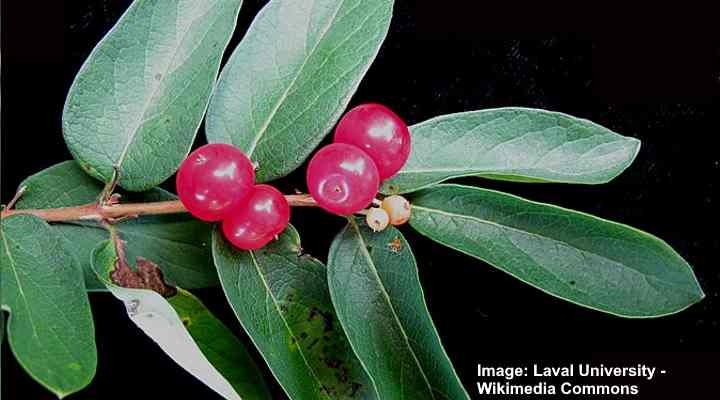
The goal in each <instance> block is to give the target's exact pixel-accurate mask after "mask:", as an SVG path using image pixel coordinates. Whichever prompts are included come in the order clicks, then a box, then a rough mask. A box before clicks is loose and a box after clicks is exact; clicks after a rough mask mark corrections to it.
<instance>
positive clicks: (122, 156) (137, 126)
mask: <svg viewBox="0 0 720 400" xmlns="http://www.w3.org/2000/svg"><path fill="white" fill-rule="evenodd" d="M214 8H215V7H209V8H208V9H207V11H205V13H203V14H202V15H200V16H197V17H195V18H193V20H192V21H190V22H189V23H188V25H187V29H186V30H185V31H184V32H183V33H182V34H181V35H180V37H179V38H177V41H176V43H177V46H176V47H175V49H174V50H173V55H172V58H170V61H169V62H168V64H167V66H166V67H165V69H164V70H163V73H162V75H161V79H160V80H159V81H158V82H157V85H155V87H154V88H153V89H152V93H151V94H150V95H149V96H148V97H147V98H146V100H145V102H144V103H143V106H142V108H141V111H142V112H140V113H138V118H137V121H136V122H135V123H134V124H133V125H134V127H133V129H131V130H130V131H129V132H130V134H129V135H128V137H127V140H126V142H125V145H124V146H123V149H122V151H121V152H120V155H119V156H118V159H117V161H115V167H117V168H120V167H121V166H122V163H123V162H124V161H125V157H127V153H128V150H129V149H130V145H131V144H132V143H133V141H134V140H135V136H137V134H138V132H139V131H140V127H141V126H142V125H143V123H145V122H146V121H147V119H146V114H147V111H148V110H149V109H150V104H151V103H152V102H153V100H155V96H157V94H158V92H159V91H160V88H161V87H163V86H164V85H163V84H164V82H165V81H166V80H167V74H168V73H169V71H170V70H171V69H172V67H173V63H174V62H175V59H176V58H177V56H178V54H179V52H180V48H181V47H182V43H183V41H184V40H185V37H186V36H187V35H188V33H190V31H191V30H192V27H193V24H195V22H197V21H198V20H200V19H201V18H204V17H205V16H206V15H208V14H210V12H211V11H212V10H213V9H214ZM156 11H157V10H156V8H153V11H152V13H153V15H154V14H155V12H156ZM175 22H176V23H177V20H176V21H175ZM209 32H210V29H208V31H207V32H206V33H205V35H204V36H203V38H202V40H200V42H202V41H203V40H205V38H206V37H207V35H208V33H209Z"/></svg>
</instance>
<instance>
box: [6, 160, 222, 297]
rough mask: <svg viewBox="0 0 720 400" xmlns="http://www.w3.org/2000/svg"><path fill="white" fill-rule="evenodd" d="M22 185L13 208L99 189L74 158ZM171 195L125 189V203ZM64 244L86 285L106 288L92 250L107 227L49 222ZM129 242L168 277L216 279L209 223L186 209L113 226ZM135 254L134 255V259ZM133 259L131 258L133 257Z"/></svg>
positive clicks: (57, 203) (187, 282)
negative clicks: (93, 265) (94, 266)
mask: <svg viewBox="0 0 720 400" xmlns="http://www.w3.org/2000/svg"><path fill="white" fill-rule="evenodd" d="M23 186H25V187H26V191H25V193H24V194H23V196H22V197H21V198H20V200H18V202H17V204H16V205H15V208H17V209H27V208H56V207H71V206H77V205H83V204H90V203H93V202H96V201H97V197H98V195H99V194H100V192H101V191H102V189H103V186H102V184H101V183H99V182H98V181H96V180H94V179H92V178H90V177H89V176H87V174H85V173H84V172H83V171H82V170H81V169H80V167H79V166H78V165H77V163H75V162H74V161H65V162H62V163H59V164H56V165H54V166H52V167H50V168H47V169H45V170H43V171H40V172H38V173H37V174H35V175H32V176H30V177H29V178H27V179H25V180H24V181H23V182H22V183H21V184H20V187H23ZM171 199H175V196H173V195H172V194H170V193H168V192H165V191H164V190H161V189H153V190H151V191H148V192H144V193H138V194H134V193H131V194H123V196H122V197H121V201H123V202H134V201H138V202H145V201H161V200H171ZM51 226H52V228H53V230H54V231H55V232H56V233H57V234H58V236H59V237H60V238H61V240H62V241H63V242H64V243H65V248H66V249H67V250H68V251H69V252H70V253H72V254H73V255H74V256H75V258H76V259H77V261H78V262H79V263H80V265H81V267H82V269H83V271H84V273H85V284H86V286H87V289H88V290H93V291H94V290H106V289H105V285H104V284H103V283H102V282H100V281H99V280H98V279H97V276H96V274H95V272H93V270H92V268H91V266H90V253H92V251H93V249H94V248H95V247H96V246H97V245H98V243H100V242H102V241H104V240H107V239H108V233H107V231H106V230H105V229H104V228H103V227H101V226H100V225H98V224H96V223H93V222H91V221H84V222H82V223H80V222H74V223H54V224H52V225H51ZM115 227H116V229H117V230H118V231H119V232H120V234H121V236H122V237H123V239H125V240H126V241H127V244H126V251H127V252H128V253H129V254H130V255H131V256H133V255H141V256H143V257H145V258H147V259H150V260H157V261H158V262H161V263H162V270H163V273H164V274H165V276H166V277H167V279H168V281H169V282H170V283H171V284H173V285H177V286H181V287H184V288H191V289H192V288H198V287H207V286H214V285H217V284H218V281H217V274H216V273H215V271H214V270H213V269H212V259H211V255H210V243H209V242H210V225H209V224H206V223H203V222H201V221H199V220H197V219H195V218H192V217H191V216H189V215H186V214H175V215H163V216H143V217H142V218H139V219H135V220H130V221H125V222H123V223H121V224H117V225H115ZM134 259H135V258H134V257H132V260H134ZM132 260H131V263H132V262H134V261H132Z"/></svg>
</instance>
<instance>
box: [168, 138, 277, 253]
mask: <svg viewBox="0 0 720 400" xmlns="http://www.w3.org/2000/svg"><path fill="white" fill-rule="evenodd" d="M176 185H177V193H178V197H180V201H182V203H183V205H184V206H185V208H187V210H188V211H189V212H190V213H191V214H192V215H193V216H195V217H196V218H199V219H201V220H203V221H222V231H223V233H224V235H225V237H226V238H227V239H228V240H229V241H230V242H231V243H232V244H233V245H235V246H237V247H239V248H241V249H244V250H255V249H259V248H261V247H263V246H265V245H266V244H267V243H268V242H270V241H271V240H272V239H273V238H274V237H276V236H277V235H278V234H280V233H281V232H282V231H283V230H284V229H285V227H287V225H288V223H289V222H290V206H289V205H288V202H287V200H286V199H285V196H283V194H282V193H280V191H278V190H277V189H275V188H274V187H272V186H268V185H255V168H254V167H253V164H252V162H250V159H248V158H247V156H246V155H245V154H244V153H243V152H242V151H240V150H239V149H238V148H236V147H234V146H231V145H228V144H208V145H205V146H202V147H200V148H199V149H197V150H195V151H194V152H192V153H191V154H190V155H189V156H188V157H187V158H186V159H185V160H184V161H183V163H182V164H181V165H180V169H178V173H177V180H176Z"/></svg>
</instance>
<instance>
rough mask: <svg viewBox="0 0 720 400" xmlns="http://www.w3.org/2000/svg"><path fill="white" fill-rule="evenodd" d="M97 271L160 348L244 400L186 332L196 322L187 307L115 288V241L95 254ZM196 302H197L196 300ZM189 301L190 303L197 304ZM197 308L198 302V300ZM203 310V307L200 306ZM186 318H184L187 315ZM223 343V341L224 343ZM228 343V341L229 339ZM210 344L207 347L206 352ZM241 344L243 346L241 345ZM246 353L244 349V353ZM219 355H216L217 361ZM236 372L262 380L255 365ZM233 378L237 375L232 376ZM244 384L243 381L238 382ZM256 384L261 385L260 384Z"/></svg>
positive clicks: (195, 373) (206, 380)
mask: <svg viewBox="0 0 720 400" xmlns="http://www.w3.org/2000/svg"><path fill="white" fill-rule="evenodd" d="M92 262H93V268H94V270H95V272H96V273H97V275H98V279H99V280H100V281H101V282H103V283H104V284H105V285H106V286H107V288H108V290H109V291H110V292H111V293H112V294H113V295H114V296H115V297H116V298H118V299H119V300H121V301H122V302H123V303H125V308H126V309H127V313H128V316H129V317H130V319H131V320H132V321H133V322H134V323H135V325H137V326H138V328H140V329H141V330H142V331H143V332H144V333H145V334H146V335H148V337H150V338H151V339H152V340H154V341H155V342H156V343H157V344H158V346H160V348H161V349H162V350H163V351H164V352H165V353H166V354H167V355H168V356H170V358H172V359H173V361H175V362H176V363H177V364H178V365H179V366H181V367H182V368H183V369H185V370H186V371H187V372H189V373H190V374H192V375H193V376H194V377H196V378H197V379H198V380H200V381H201V382H202V383H204V384H205V385H207V386H208V387H209V388H211V389H212V390H214V391H215V392H217V393H218V394H220V395H221V396H223V397H224V398H226V399H240V396H239V395H238V393H237V392H235V390H234V388H233V386H232V385H231V384H230V382H228V380H227V379H226V378H225V377H224V376H223V375H221V373H220V372H219V371H218V370H217V369H215V367H214V366H213V364H211V363H210V361H209V360H208V357H206V355H205V354H204V352H203V351H202V350H201V348H200V347H199V346H198V344H197V343H196V342H195V339H194V338H193V336H191V334H190V332H188V330H187V329H186V327H185V325H184V323H183V316H184V317H185V320H184V321H185V322H192V320H191V319H189V318H191V316H190V314H189V311H190V310H188V309H186V308H185V306H186V305H187V304H185V302H184V301H182V300H180V301H177V303H178V304H179V305H180V306H181V307H180V312H178V311H177V310H176V309H175V308H173V306H171V304H170V303H169V302H168V301H167V300H166V299H165V298H164V297H163V296H161V295H160V294H158V293H157V292H155V291H152V290H147V289H130V288H125V287H121V286H117V285H115V284H114V283H113V282H112V280H111V278H110V274H111V272H112V271H113V270H114V269H115V268H116V262H118V254H117V252H116V250H115V246H114V244H113V243H112V242H111V241H109V240H108V241H105V242H103V243H101V244H100V245H99V246H98V247H97V248H96V249H95V251H93V254H92ZM185 293H187V292H184V291H178V293H177V294H175V296H186V294H185ZM193 299H194V298H193ZM193 299H189V301H193ZM195 302H196V304H195V306H197V305H198V304H197V301H196V300H195ZM200 306H202V304H201V303H200ZM183 314H184V315H183ZM210 333H211V332H204V334H203V335H202V336H201V337H200V339H201V340H207V339H209V337H208V336H206V335H208V334H210ZM214 333H215V334H229V332H227V331H226V330H225V331H216V332H214ZM221 340H222V339H221ZM225 340H227V339H225ZM208 344H209V343H207V342H206V343H205V345H206V348H207V345H208ZM238 344H239V343H238ZM239 349H241V348H236V349H228V348H226V349H225V351H238V350H239ZM240 351H241V352H243V353H244V349H243V350H240ZM217 356H218V354H216V353H213V357H214V358H216V357H217ZM245 356H246V355H244V356H240V357H239V358H238V357H233V359H235V360H243V361H250V360H249V358H248V357H245ZM228 362H229V360H226V361H225V362H223V363H222V365H223V366H224V367H227V366H228ZM236 368H238V370H241V371H251V374H253V376H252V378H256V377H257V376H258V374H259V373H258V371H256V370H254V368H255V367H254V366H253V364H249V365H237V366H236ZM232 375H233V376H234V375H235V373H233V374H232ZM235 383H236V384H240V383H241V382H240V381H236V382H235ZM256 384H261V381H260V382H256ZM250 391H251V392H256V391H259V392H260V393H263V391H264V388H262V387H260V388H252V387H251V388H250Z"/></svg>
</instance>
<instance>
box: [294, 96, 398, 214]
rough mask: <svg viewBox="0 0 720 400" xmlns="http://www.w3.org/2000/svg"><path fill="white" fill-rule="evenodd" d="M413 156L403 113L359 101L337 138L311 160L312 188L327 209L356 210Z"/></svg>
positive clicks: (309, 179) (340, 126)
mask: <svg viewBox="0 0 720 400" xmlns="http://www.w3.org/2000/svg"><path fill="white" fill-rule="evenodd" d="M409 156H410V132H409V130H408V127H407V125H406V124H405V122H404V121H403V120H402V119H401V118H400V117H398V116H397V115H396V114H395V113H394V112H392V111H391V110H390V109H389V108H387V107H385V106H383V105H380V104H363V105H360V106H357V107H355V108H353V109H352V110H350V111H348V112H347V114H345V116H344V117H343V118H342V119H341V120H340V122H339V123H338V125H337V128H336V129H335V136H334V140H333V143H332V144H330V145H327V146H325V147H323V148H322V149H320V151H318V152H317V153H316V154H315V156H314V157H313V158H312V160H311V161H310V164H309V165H308V169H307V185H308V190H309V191H310V195H311V196H312V197H313V198H314V199H315V201H317V203H318V205H319V206H320V207H322V208H323V209H325V210H327V211H328V212H331V213H333V214H337V215H351V214H354V213H356V212H358V211H360V210H363V209H365V208H366V207H368V206H369V205H370V203H372V201H373V200H374V199H375V196H376V195H377V192H378V190H379V189H380V183H381V182H382V181H383V180H385V179H387V178H390V177H391V176H393V175H395V174H396V173H397V172H398V171H399V170H400V168H402V167H403V165H405V162H406V161H407V159H408V157H409Z"/></svg>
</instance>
